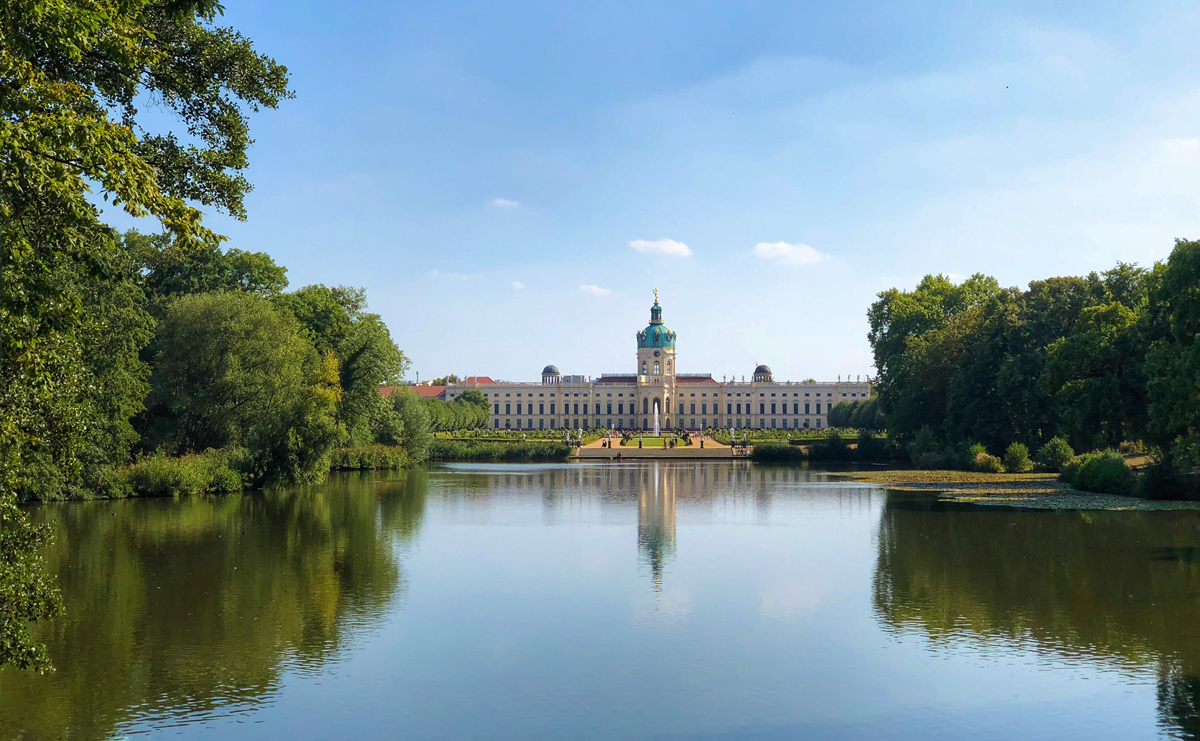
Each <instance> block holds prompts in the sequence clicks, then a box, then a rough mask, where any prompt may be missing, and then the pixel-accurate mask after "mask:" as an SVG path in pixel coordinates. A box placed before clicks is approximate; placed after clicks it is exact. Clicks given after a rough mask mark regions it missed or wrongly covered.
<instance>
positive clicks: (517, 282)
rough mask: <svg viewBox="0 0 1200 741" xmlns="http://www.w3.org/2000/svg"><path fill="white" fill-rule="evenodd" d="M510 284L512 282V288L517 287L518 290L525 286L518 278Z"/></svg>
mask: <svg viewBox="0 0 1200 741" xmlns="http://www.w3.org/2000/svg"><path fill="white" fill-rule="evenodd" d="M512 284H513V288H515V289H517V290H518V291H521V290H524V288H525V284H524V283H522V282H521V281H519V280H514V281H513V282H512Z"/></svg>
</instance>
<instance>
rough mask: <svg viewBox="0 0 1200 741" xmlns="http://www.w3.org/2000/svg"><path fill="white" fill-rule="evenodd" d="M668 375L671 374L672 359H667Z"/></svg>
mask: <svg viewBox="0 0 1200 741" xmlns="http://www.w3.org/2000/svg"><path fill="white" fill-rule="evenodd" d="M667 375H668V376H669V375H671V361H670V360H668V361H667Z"/></svg>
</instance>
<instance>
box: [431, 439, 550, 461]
mask: <svg viewBox="0 0 1200 741" xmlns="http://www.w3.org/2000/svg"><path fill="white" fill-rule="evenodd" d="M570 453H571V449H570V448H569V447H567V446H566V445H565V444H564V443H559V442H514V443H489V442H474V441H472V442H467V441H463V440H443V439H440V438H435V439H434V440H433V441H432V442H430V444H429V460H431V461H464V462H466V461H474V462H482V463H499V462H509V463H532V462H544V461H565V460H566V459H567V456H568V455H570Z"/></svg>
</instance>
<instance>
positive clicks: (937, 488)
mask: <svg viewBox="0 0 1200 741" xmlns="http://www.w3.org/2000/svg"><path fill="white" fill-rule="evenodd" d="M833 475H835V476H838V477H839V478H844V479H846V480H848V481H855V482H861V483H869V484H879V485H881V486H884V487H887V488H888V489H893V490H896V491H912V492H918V491H928V492H938V493H940V494H942V498H943V499H947V500H949V501H953V502H963V503H969V504H989V505H999V506H1008V507H1025V508H1032V509H1082V510H1088V509H1104V510H1174V509H1200V502H1194V501H1190V502H1189V501H1164V500H1152V499H1142V498H1137V497H1130V496H1122V495H1119V494H1104V493H1096V492H1088V491H1080V490H1078V489H1076V488H1074V487H1072V486H1071V485H1070V484H1068V483H1067V482H1065V481H1062V480H1061V479H1060V477H1059V475H1058V474H1056V473H1050V472H1045V473H977V472H973V471H911V470H905V471H887V470H882V471H848V472H845V473H837V474H833Z"/></svg>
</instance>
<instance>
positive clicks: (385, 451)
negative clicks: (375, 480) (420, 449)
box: [329, 445, 410, 471]
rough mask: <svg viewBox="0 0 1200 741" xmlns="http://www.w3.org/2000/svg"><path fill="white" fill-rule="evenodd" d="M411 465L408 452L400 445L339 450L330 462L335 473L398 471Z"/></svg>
mask: <svg viewBox="0 0 1200 741" xmlns="http://www.w3.org/2000/svg"><path fill="white" fill-rule="evenodd" d="M409 463H410V461H409V458H408V452H407V451H406V450H405V448H404V447H402V446H400V445H365V446H363V447H360V448H338V449H336V450H334V451H333V455H332V456H331V457H330V460H329V465H330V468H332V469H333V470H334V471H397V470H400V469H401V468H407V467H408V466H409Z"/></svg>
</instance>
